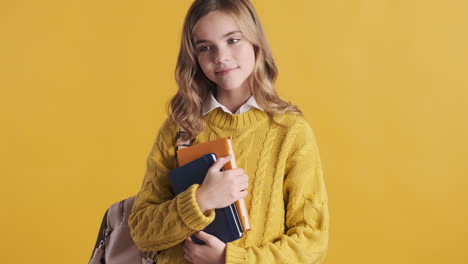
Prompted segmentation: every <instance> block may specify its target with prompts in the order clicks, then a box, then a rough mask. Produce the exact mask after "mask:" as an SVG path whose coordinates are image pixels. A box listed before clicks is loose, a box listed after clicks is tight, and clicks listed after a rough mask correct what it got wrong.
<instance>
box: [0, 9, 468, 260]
mask: <svg viewBox="0 0 468 264" xmlns="http://www.w3.org/2000/svg"><path fill="white" fill-rule="evenodd" d="M253 2H254V5H255V6H256V8H257V11H258V13H259V15H260V18H261V19H262V22H263V25H264V27H265V30H266V33H267V37H268V39H269V42H270V44H271V47H272V50H273V55H274V56H275V58H276V62H277V64H278V67H279V78H278V82H277V88H278V91H279V93H280V95H282V96H283V97H284V98H285V99H287V100H290V101H292V102H294V103H295V104H297V105H298V106H299V107H301V108H302V110H303V111H304V114H305V116H306V118H307V120H308V121H309V122H310V123H311V125H312V126H313V128H314V130H315V132H316V135H317V139H318V142H319V146H320V151H321V155H322V160H323V164H324V171H325V175H326V183H327V189H328V192H329V197H330V214H331V230H330V244H329V254H328V257H327V260H326V263H369V264H371V263H372V264H374V263H466V260H467V259H468V246H467V245H468V226H467V223H468V221H467V220H468V218H467V216H468V210H467V209H468V206H467V203H468V194H467V193H468V190H466V188H467V187H468V177H467V176H468V162H467V160H466V159H467V157H468V144H467V135H468V108H467V107H468V106H467V105H468V89H467V88H468V77H467V75H468V34H467V28H468V2H467V1H465V0H444V1H423V0H391V1H390V0H387V1H385V0H361V1H357V0H354V1H350V0H341V1H339V0H328V1H306V0H303V1H294V0H291V1H279V0H278V1H267V0H262V1H260V0H254V1H253ZM190 3H191V1H190V0H176V1H115V0H114V1H108V0H107V1H89V0H86V1H85V0H80V1H50V0H47V1H46V0H43V1H31V0H29V1H28V0H23V1H20V0H14V1H13V0H10V1H6V0H3V1H1V2H0V89H1V92H0V118H1V119H0V122H1V123H0V126H1V130H0V144H1V146H0V158H1V161H0V175H1V184H2V187H1V192H0V198H1V201H2V206H1V207H2V208H1V218H0V228H1V238H0V240H1V244H0V251H1V259H2V261H1V262H2V263H24V262H31V263H87V261H88V259H89V257H90V254H91V251H92V247H93V246H94V243H95V239H96V236H97V231H98V228H99V224H100V221H101V217H102V215H103V213H104V211H105V209H106V208H107V207H108V206H109V205H110V204H111V203H113V202H116V201H118V200H120V199H123V198H126V197H128V196H131V195H134V194H136V192H137V191H138V189H139V187H140V184H141V182H142V179H143V174H144V171H145V159H146V156H147V154H148V152H149V150H150V147H151V145H152V142H153V139H154V137H155V135H156V132H157V130H158V128H159V126H160V124H161V122H162V121H163V119H164V118H165V116H166V112H165V109H166V106H167V102H168V100H169V98H170V97H171V96H172V95H173V94H174V93H175V89H176V85H175V81H174V77H173V72H174V67H175V61H176V56H177V52H178V48H179V41H180V31H181V28H182V22H183V18H184V16H185V13H186V11H187V9H188V6H189V4H190Z"/></svg>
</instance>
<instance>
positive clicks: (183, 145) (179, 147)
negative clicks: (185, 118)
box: [175, 127, 195, 153]
mask: <svg viewBox="0 0 468 264" xmlns="http://www.w3.org/2000/svg"><path fill="white" fill-rule="evenodd" d="M185 133H186V132H185V130H184V129H183V128H182V127H179V132H177V134H176V138H175V139H176V146H175V147H176V153H177V150H180V149H183V148H186V147H190V146H192V145H193V142H195V138H192V139H190V140H187V141H184V142H182V143H181V144H177V140H178V139H179V138H180V137H181V136H182V134H185Z"/></svg>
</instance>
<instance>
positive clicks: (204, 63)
mask: <svg viewBox="0 0 468 264" xmlns="http://www.w3.org/2000/svg"><path fill="white" fill-rule="evenodd" d="M194 43H195V51H196V55H197V58H198V63H199V64H200V66H201V68H202V71H203V73H204V74H205V75H206V77H208V79H210V80H211V81H213V82H214V83H216V84H217V86H218V89H223V90H225V91H234V90H235V89H240V91H243V92H244V91H245V92H250V88H249V87H248V85H249V84H248V81H247V80H248V78H249V76H250V74H251V73H252V71H253V68H254V65H255V53H254V48H253V45H252V44H251V43H250V42H249V41H248V40H247V39H246V38H245V36H244V35H243V34H242V32H241V31H240V29H239V26H238V25H237V23H236V21H235V20H234V18H233V17H231V16H230V15H228V14H226V13H223V12H219V11H214V12H211V13H209V14H208V15H206V16H204V17H203V18H201V19H200V20H199V21H198V23H197V25H196V26H195V29H194ZM218 91H219V90H218Z"/></svg>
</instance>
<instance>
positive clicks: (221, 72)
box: [215, 67, 239, 75]
mask: <svg viewBox="0 0 468 264" xmlns="http://www.w3.org/2000/svg"><path fill="white" fill-rule="evenodd" d="M238 68H239V67H234V68H224V69H220V70H218V71H215V73H216V74H219V75H225V74H228V73H230V72H232V71H233V70H236V69H238Z"/></svg>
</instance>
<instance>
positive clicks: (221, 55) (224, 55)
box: [214, 48, 231, 64]
mask: <svg viewBox="0 0 468 264" xmlns="http://www.w3.org/2000/svg"><path fill="white" fill-rule="evenodd" d="M230 59H231V52H230V51H229V49H227V48H217V49H216V52H214V61H215V63H216V64H219V63H223V62H227V61H229V60H230Z"/></svg>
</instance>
